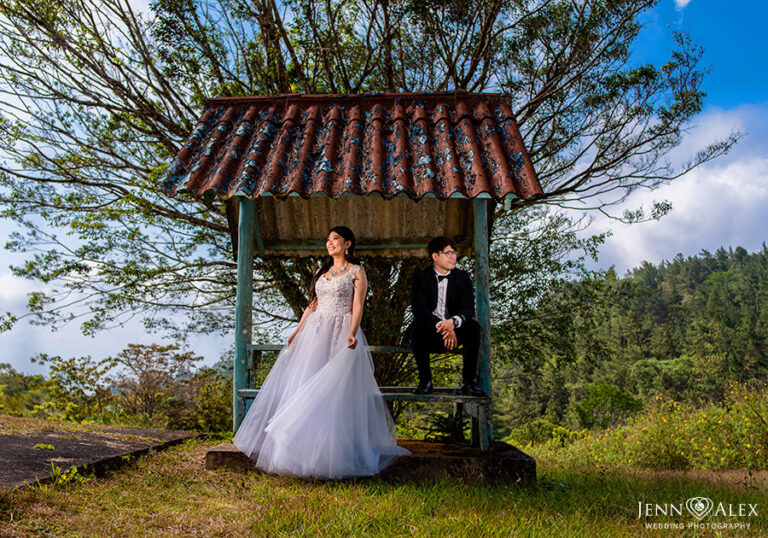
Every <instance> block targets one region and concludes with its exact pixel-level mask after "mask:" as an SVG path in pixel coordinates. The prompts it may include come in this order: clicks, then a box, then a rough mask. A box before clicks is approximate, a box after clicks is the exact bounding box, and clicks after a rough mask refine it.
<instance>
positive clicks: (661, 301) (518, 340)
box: [494, 245, 768, 435]
mask: <svg viewBox="0 0 768 538" xmlns="http://www.w3.org/2000/svg"><path fill="white" fill-rule="evenodd" d="M765 304H768V248H766V247H765V245H764V246H763V248H762V249H761V250H759V251H757V252H755V253H752V254H750V253H748V252H747V251H746V250H744V249H743V248H741V247H738V248H736V249H730V250H725V249H723V248H721V249H718V251H717V252H716V253H715V254H714V255H713V254H711V253H709V252H707V251H702V253H701V254H700V255H698V256H693V257H689V258H683V257H682V256H677V257H675V258H674V259H673V260H672V261H670V262H664V263H662V264H660V265H658V266H655V265H652V264H649V263H643V264H642V265H641V266H640V267H638V268H636V269H634V270H632V271H631V272H629V273H627V275H625V276H624V277H623V278H618V277H617V276H616V274H615V273H614V272H613V271H608V272H606V273H602V274H600V273H591V274H585V275H583V276H581V277H579V278H576V279H574V280H571V281H565V282H563V283H559V284H558V283H557V282H556V281H553V283H552V284H551V285H549V286H548V288H547V291H546V292H544V293H542V297H541V298H540V299H539V300H538V301H537V302H535V303H534V307H533V308H532V309H531V314H530V315H528V316H526V315H521V316H519V317H514V316H513V317H512V318H511V319H510V321H509V322H506V323H504V322H503V323H502V324H500V325H497V326H495V327H494V331H495V333H494V338H495V340H494V342H495V343H496V346H495V349H494V352H495V361H496V365H497V366H496V367H497V371H498V374H497V376H496V379H497V386H499V385H501V386H500V389H501V390H500V391H499V392H500V396H499V399H498V403H497V405H496V412H497V419H498V427H497V429H498V430H499V431H500V433H501V434H502V435H504V434H506V433H508V432H509V431H510V430H511V429H512V428H514V427H517V426H519V425H521V424H524V423H526V422H529V421H531V420H533V419H535V418H538V417H541V418H545V419H546V420H549V421H550V422H553V423H556V424H561V425H563V426H566V427H570V428H576V427H579V426H580V425H582V424H584V425H586V424H588V423H589V420H587V422H584V420H585V418H584V417H581V416H580V414H579V411H578V407H577V404H578V403H579V402H583V401H584V400H586V399H587V398H588V397H589V387H590V386H594V385H601V384H609V385H613V386H615V387H617V389H618V390H620V391H622V392H625V393H631V394H637V395H638V396H639V397H640V398H641V399H642V400H643V401H645V402H649V401H652V400H653V399H654V398H655V397H656V396H664V397H666V398H670V399H673V400H676V401H687V400H691V401H693V402H698V403H705V402H712V401H718V400H720V399H721V398H722V397H723V395H724V394H725V393H726V392H727V390H728V383H729V382H731V381H736V382H745V381H749V380H753V379H764V378H765V377H766V376H768V345H767V343H768V309H766V308H765V307H764V305H765ZM500 355H501V356H500ZM505 361H508V363H507V364H508V365H504V362H505ZM499 381H501V383H499ZM596 426H597V427H599V426H600V424H599V421H598V424H596Z"/></svg>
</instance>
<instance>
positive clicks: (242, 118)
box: [162, 91, 542, 449]
mask: <svg viewBox="0 0 768 538" xmlns="http://www.w3.org/2000/svg"><path fill="white" fill-rule="evenodd" d="M162 187H163V189H164V191H165V192H166V193H168V194H170V195H175V194H177V193H180V192H187V193H191V194H193V195H195V196H198V197H201V198H203V199H208V200H210V199H211V198H212V197H214V196H218V197H220V198H223V199H224V200H226V203H227V213H228V217H229V222H230V228H231V231H232V234H233V242H234V244H235V250H236V252H237V299H236V303H237V305H236V319H235V363H234V391H233V392H234V394H233V414H234V429H235V431H236V430H237V428H238V426H239V424H240V421H241V420H242V417H243V414H244V412H245V406H244V405H243V403H242V402H243V397H244V396H247V395H248V393H249V391H250V392H253V389H251V388H250V387H248V364H249V356H250V354H251V353H252V352H253V351H254V350H256V351H259V350H260V349H265V348H270V346H261V347H259V346H254V345H253V344H252V340H251V333H252V330H251V323H252V318H251V308H252V301H253V261H254V255H258V256H260V257H262V258H268V257H283V258H287V257H302V256H320V255H323V254H325V247H324V240H323V239H322V238H324V237H325V235H326V234H327V231H328V230H329V229H330V228H331V227H332V226H335V225H339V224H344V225H347V226H349V227H350V228H352V229H353V230H354V231H355V233H356V235H357V243H358V246H357V252H358V253H359V254H360V255H362V256H363V257H365V256H366V255H375V256H387V257H411V256H415V255H418V256H422V257H424V258H425V259H426V254H427V253H426V244H427V242H428V241H429V239H430V238H431V237H434V236H436V235H446V236H449V237H452V238H453V239H454V240H455V241H456V243H457V245H458V247H459V250H460V254H461V255H464V256H469V257H471V258H474V260H475V263H474V281H475V297H476V299H475V300H476V307H477V318H478V322H479V323H480V326H481V328H482V339H481V345H480V355H479V358H478V363H479V367H478V369H479V383H480V385H481V387H482V388H483V389H484V390H485V391H486V393H487V394H489V395H491V378H490V298H489V293H488V289H489V287H488V263H489V260H488V241H489V231H490V218H491V216H492V212H493V207H494V204H495V203H497V202H502V201H504V200H507V199H516V200H517V202H520V201H528V200H530V199H533V198H535V197H537V196H539V195H541V194H542V190H541V186H540V184H539V182H538V179H537V177H536V174H535V172H534V170H533V166H532V164H531V161H530V159H529V157H528V154H527V152H526V150H525V147H524V146H523V140H522V137H521V136H520V132H519V130H518V128H517V125H516V123H515V119H514V116H513V113H512V110H511V108H510V106H509V103H508V99H507V98H506V97H505V96H504V95H500V94H472V93H467V92H464V91H456V92H448V93H434V94H402V93H401V94H375V95H299V94H292V95H279V96H271V97H233V98H215V99H208V100H206V102H205V107H204V111H203V114H202V117H201V118H200V121H199V122H198V124H197V125H196V127H195V128H194V130H193V132H192V134H191V135H190V137H189V140H187V142H186V143H185V144H184V146H183V148H182V150H181V151H180V152H179V154H178V156H177V157H176V159H175V160H174V161H173V163H172V165H171V166H170V168H169V170H168V171H167V173H166V174H165V176H164V178H163V179H162ZM235 229H237V233H236V234H235V232H234V230H235ZM371 348H372V350H374V351H388V350H389V351H392V349H390V348H384V347H383V346H371ZM373 348H376V349H373ZM400 351H402V350H400ZM398 394H400V395H401V397H398ZM409 394H410V392H408V391H405V390H402V391H399V393H397V394H395V393H392V394H388V395H385V396H388V399H419V398H413V396H415V395H410V396H406V395H409ZM440 398H441V396H440V395H435V397H434V398H426V399H432V400H433V401H456V398H455V397H454V396H452V395H451V394H445V395H442V399H440ZM424 399H425V398H422V400H424ZM488 403H490V400H489V401H488ZM478 417H479V415H478ZM476 418H477V417H476ZM482 420H484V421H487V423H485V424H484V427H482V428H480V429H479V430H478V431H477V432H475V435H473V437H475V438H476V439H477V441H478V442H479V445H480V447H481V448H482V449H487V448H488V446H489V444H490V441H491V437H492V429H491V424H490V406H488V409H487V412H486V413H485V414H484V415H483V417H482ZM477 422H478V421H475V422H473V424H476V423H477Z"/></svg>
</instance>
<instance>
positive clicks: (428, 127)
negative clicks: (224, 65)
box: [162, 92, 542, 200]
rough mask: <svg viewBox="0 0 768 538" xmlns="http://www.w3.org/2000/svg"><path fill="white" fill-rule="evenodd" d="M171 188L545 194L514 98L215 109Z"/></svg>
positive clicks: (302, 98)
mask: <svg viewBox="0 0 768 538" xmlns="http://www.w3.org/2000/svg"><path fill="white" fill-rule="evenodd" d="M162 187H163V189H164V190H165V191H166V192H167V193H169V194H172V195H174V194H176V193H178V192H189V193H192V194H194V195H196V196H211V195H212V194H216V195H218V196H220V197H222V198H229V197H231V196H247V197H249V198H255V197H257V196H261V195H264V194H270V195H273V196H280V197H283V196H287V195H289V194H292V193H296V194H298V195H300V196H302V197H310V196H314V195H319V194H325V195H328V196H331V197H333V198H337V197H339V196H342V195H345V194H353V195H367V194H371V193H380V194H381V195H382V196H384V197H385V198H391V197H393V196H396V195H398V194H406V195H408V196H410V197H411V198H414V199H418V198H421V197H423V196H424V195H427V194H433V195H435V196H437V198H439V199H445V198H448V197H450V196H461V197H466V198H474V197H476V196H478V195H480V194H482V193H487V194H488V195H490V196H491V197H492V198H494V199H496V200H500V199H502V198H504V197H505V196H509V195H512V196H517V197H520V198H531V197H534V196H536V195H539V194H541V193H542V190H541V186H540V185H539V181H538V179H537V178H536V173H535V172H534V170H533V166H532V165H531V161H530V159H529V157H528V154H527V152H526V150H525V147H524V146H523V141H522V139H521V136H520V132H519V130H518V128H517V125H516V123H515V120H514V117H513V114H512V110H511V109H510V107H509V105H508V104H507V103H506V102H505V99H504V96H502V95H498V94H471V93H466V92H455V93H454V92H451V93H443V94H378V95H281V96H274V97H236V98H216V99H208V100H207V101H206V102H205V110H204V111H203V115H202V118H201V119H200V121H199V122H198V124H197V126H196V127H195V129H194V131H193V132H192V134H191V135H190V137H189V140H187V142H186V143H185V144H184V147H183V148H182V150H181V151H180V152H179V154H178V156H177V157H176V159H175V160H174V161H173V163H172V165H171V166H170V168H169V170H168V172H167V173H166V175H165V177H164V178H163V179H162Z"/></svg>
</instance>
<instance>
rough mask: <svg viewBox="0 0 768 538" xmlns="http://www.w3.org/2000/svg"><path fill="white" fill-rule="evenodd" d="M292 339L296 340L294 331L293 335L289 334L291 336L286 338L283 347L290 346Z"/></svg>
mask: <svg viewBox="0 0 768 538" xmlns="http://www.w3.org/2000/svg"><path fill="white" fill-rule="evenodd" d="M294 338H296V331H294V332H293V334H291V336H289V337H288V342H286V344H285V347H288V346H290V345H291V342H293V339H294Z"/></svg>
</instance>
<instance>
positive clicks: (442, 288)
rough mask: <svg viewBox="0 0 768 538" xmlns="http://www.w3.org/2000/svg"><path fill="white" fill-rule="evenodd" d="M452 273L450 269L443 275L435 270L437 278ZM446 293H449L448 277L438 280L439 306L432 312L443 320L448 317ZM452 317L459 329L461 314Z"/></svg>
mask: <svg viewBox="0 0 768 538" xmlns="http://www.w3.org/2000/svg"><path fill="white" fill-rule="evenodd" d="M450 274H451V272H450V271H448V272H447V273H445V275H441V274H440V273H438V272H437V270H435V278H437V277H440V276H448V275H450ZM446 295H448V279H447V278H444V279H442V280H438V282H437V306H436V307H435V310H434V311H433V312H432V314H434V316H435V317H437V318H438V319H439V320H441V321H443V320H446V319H448V317H447V315H446V312H445V303H446ZM451 319H453V324H454V326H455V327H456V328H457V329H458V328H459V327H460V326H461V318H460V317H459V316H453V317H452V318H451Z"/></svg>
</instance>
